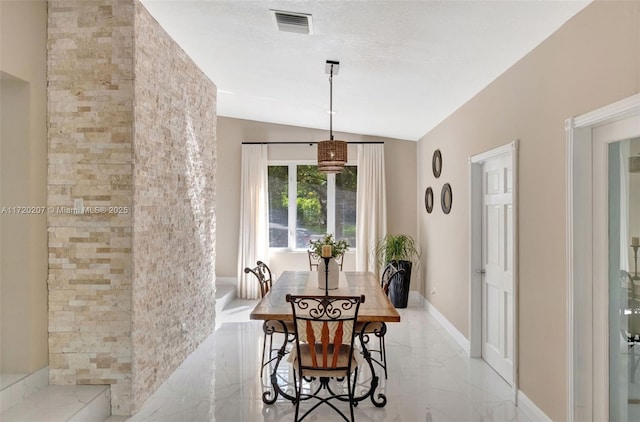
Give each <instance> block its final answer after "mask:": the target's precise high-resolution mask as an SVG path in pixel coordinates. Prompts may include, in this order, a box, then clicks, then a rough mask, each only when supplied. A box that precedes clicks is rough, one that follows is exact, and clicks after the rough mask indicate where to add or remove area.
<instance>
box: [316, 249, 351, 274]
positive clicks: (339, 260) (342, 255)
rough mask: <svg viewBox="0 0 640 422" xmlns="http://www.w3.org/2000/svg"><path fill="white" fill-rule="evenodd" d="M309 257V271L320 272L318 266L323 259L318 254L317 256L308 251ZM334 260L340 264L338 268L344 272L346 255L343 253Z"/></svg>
mask: <svg viewBox="0 0 640 422" xmlns="http://www.w3.org/2000/svg"><path fill="white" fill-rule="evenodd" d="M307 255H308V256H309V271H318V265H319V263H320V260H321V259H322V258H320V257H319V256H318V254H316V253H315V252H313V251H312V250H307ZM334 259H335V260H336V263H337V264H338V268H340V271H342V264H343V263H344V253H341V254H340V255H338V256H336V257H335V258H334Z"/></svg>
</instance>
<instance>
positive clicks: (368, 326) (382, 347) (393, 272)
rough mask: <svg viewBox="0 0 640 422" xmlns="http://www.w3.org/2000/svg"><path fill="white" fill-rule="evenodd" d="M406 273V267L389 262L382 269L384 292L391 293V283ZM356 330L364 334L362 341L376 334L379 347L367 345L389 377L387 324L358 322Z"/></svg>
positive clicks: (366, 342)
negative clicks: (386, 340)
mask: <svg viewBox="0 0 640 422" xmlns="http://www.w3.org/2000/svg"><path fill="white" fill-rule="evenodd" d="M403 274H404V269H402V268H397V267H396V266H395V265H393V264H387V266H386V267H385V268H384V271H382V277H381V278H380V288H381V289H382V290H383V291H384V293H385V294H386V295H387V296H388V295H389V285H390V284H391V283H393V282H396V280H398V281H399V280H400V279H401V278H402V275H403ZM356 332H357V333H358V334H361V335H362V341H363V342H364V343H365V344H368V343H369V342H370V340H371V338H370V337H371V336H375V337H376V338H377V339H378V348H377V349H372V348H370V347H367V350H368V351H369V353H370V354H371V353H374V354H375V355H376V357H373V356H371V358H370V359H371V361H372V362H375V363H376V364H378V365H379V366H380V367H381V368H382V369H384V378H385V379H386V378H387V348H386V344H385V341H384V337H385V334H386V333H387V324H385V323H384V322H382V321H374V322H369V323H363V322H358V323H357V324H356Z"/></svg>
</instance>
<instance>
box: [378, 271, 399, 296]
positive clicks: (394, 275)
mask: <svg viewBox="0 0 640 422" xmlns="http://www.w3.org/2000/svg"><path fill="white" fill-rule="evenodd" d="M403 274H404V269H403V268H398V267H396V266H395V265H393V264H391V263H389V264H387V266H386V267H384V271H382V277H381V279H380V287H382V290H384V294H386V295H389V286H390V285H391V283H392V282H394V281H395V280H399V279H401V278H402V276H403Z"/></svg>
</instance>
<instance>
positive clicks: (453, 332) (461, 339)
mask: <svg viewBox="0 0 640 422" xmlns="http://www.w3.org/2000/svg"><path fill="white" fill-rule="evenodd" d="M425 308H426V309H427V312H428V313H429V314H430V315H431V316H432V317H433V318H434V319H435V320H436V321H438V322H439V323H440V325H442V328H444V330H445V331H446V332H447V333H449V335H450V336H451V337H453V339H454V340H455V342H456V343H458V345H459V346H460V347H461V348H462V350H464V351H465V353H466V354H467V355H469V346H470V344H469V340H467V338H466V337H465V336H464V334H462V333H461V332H460V331H458V329H457V328H456V327H455V326H454V325H453V324H452V323H450V322H449V320H448V319H447V318H446V317H445V316H444V315H442V314H441V313H440V311H438V309H437V308H436V307H435V306H433V305H432V304H431V302H429V301H428V300H426V299H425Z"/></svg>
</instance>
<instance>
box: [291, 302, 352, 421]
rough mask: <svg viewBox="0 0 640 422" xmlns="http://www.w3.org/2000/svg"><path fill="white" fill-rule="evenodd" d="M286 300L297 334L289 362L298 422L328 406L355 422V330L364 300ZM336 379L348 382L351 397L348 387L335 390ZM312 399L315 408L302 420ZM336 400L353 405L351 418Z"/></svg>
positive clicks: (307, 412)
mask: <svg viewBox="0 0 640 422" xmlns="http://www.w3.org/2000/svg"><path fill="white" fill-rule="evenodd" d="M286 299H287V302H289V303H291V308H292V311H293V321H294V326H295V332H296V340H295V344H296V347H295V349H294V351H292V352H291V353H292V355H291V356H290V359H289V360H290V361H291V362H292V365H293V369H294V375H293V379H294V386H295V389H296V400H295V405H296V411H295V418H294V420H295V421H296V422H298V421H301V420H303V419H304V418H305V417H306V416H308V415H309V414H310V413H311V412H312V411H313V410H315V409H316V408H318V407H319V406H321V405H323V404H326V405H328V406H329V407H331V408H332V409H333V410H335V411H336V412H337V413H338V414H339V415H340V416H342V418H343V419H344V420H346V421H349V420H351V421H354V414H353V407H354V406H355V405H356V403H355V400H354V393H355V384H356V380H357V378H358V364H357V360H356V358H355V357H354V342H355V335H356V332H355V330H354V327H355V325H356V320H357V318H358V309H359V307H360V304H361V303H363V302H364V296H324V295H322V296H293V295H287V298H286ZM332 379H334V380H338V381H337V382H342V383H344V382H345V381H346V383H347V393H344V386H342V387H341V386H335V385H333V386H332V385H331V384H330V382H331V380H332ZM307 380H309V381H311V383H309V384H310V385H309V389H308V390H305V391H308V392H303V384H304V383H305V382H309V381H307ZM314 381H316V384H313V382H314ZM340 389H342V392H340V391H339V390H340ZM321 391H323V392H322V393H321ZM311 399H314V400H315V402H314V404H313V405H312V406H311V407H310V408H309V409H307V410H306V411H305V412H304V414H303V415H302V416H300V403H301V402H303V401H306V400H311ZM334 400H339V401H343V402H348V403H349V411H350V416H351V417H350V418H348V417H347V416H346V415H345V414H344V413H343V412H342V411H341V410H340V409H339V408H338V407H337V406H336V404H334V403H335V402H334Z"/></svg>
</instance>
